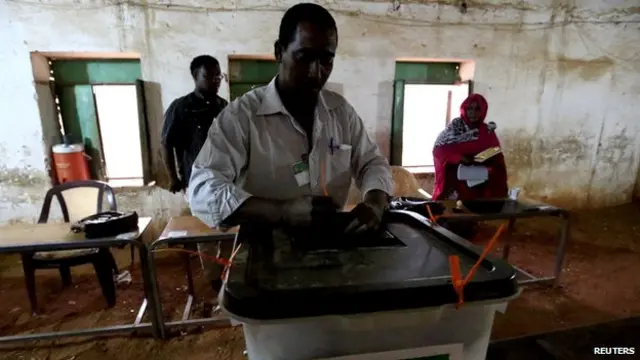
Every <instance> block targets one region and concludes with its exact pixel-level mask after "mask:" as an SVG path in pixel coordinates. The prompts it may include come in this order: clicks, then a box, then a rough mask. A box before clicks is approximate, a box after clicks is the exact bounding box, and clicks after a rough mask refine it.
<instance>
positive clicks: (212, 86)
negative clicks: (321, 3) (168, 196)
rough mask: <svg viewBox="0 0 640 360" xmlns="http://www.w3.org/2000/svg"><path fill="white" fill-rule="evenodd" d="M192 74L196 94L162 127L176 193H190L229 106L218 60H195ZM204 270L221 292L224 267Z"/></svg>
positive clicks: (212, 248)
mask: <svg viewBox="0 0 640 360" xmlns="http://www.w3.org/2000/svg"><path fill="white" fill-rule="evenodd" d="M190 70H191V75H192V77H193V81H194V83H195V90H194V91H193V92H191V93H190V94H187V95H185V96H183V97H181V98H178V99H176V100H174V101H173V102H172V103H171V105H170V106H169V109H167V112H166V113H165V118H164V119H165V120H164V124H163V127H162V145H163V150H164V152H163V156H164V162H165V166H166V167H167V172H168V173H169V177H170V179H171V188H170V190H171V192H173V193H176V192H180V191H183V190H186V189H187V187H188V183H189V177H190V176H191V168H192V166H193V162H194V161H195V159H196V157H197V156H198V153H199V152H200V149H201V148H202V145H203V144H204V143H205V140H206V139H207V132H208V131H209V128H210V127H211V124H212V123H213V121H214V119H215V118H216V117H217V116H218V114H219V113H220V111H221V110H222V109H223V108H224V107H225V106H226V105H227V101H226V100H224V99H222V98H221V97H219V96H218V89H219V88H220V83H221V81H222V80H223V76H222V73H221V71H220V64H219V63H218V60H216V59H215V58H214V57H212V56H209V55H201V56H198V57H195V58H194V59H193V61H191V65H190ZM176 160H177V161H176ZM176 163H177V164H178V167H177V168H176ZM185 192H186V191H185ZM198 249H199V251H200V252H202V253H205V254H208V255H210V256H215V255H216V254H217V253H219V248H218V246H217V245H216V244H210V243H209V244H198ZM202 267H203V269H204V273H205V277H206V278H207V279H208V280H209V281H210V282H211V286H212V288H213V289H214V291H216V292H217V291H218V290H219V289H220V286H221V285H222V281H221V280H220V270H221V269H220V266H219V265H217V264H215V263H212V262H210V261H206V260H203V261H202Z"/></svg>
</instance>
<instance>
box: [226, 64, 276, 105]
mask: <svg viewBox="0 0 640 360" xmlns="http://www.w3.org/2000/svg"><path fill="white" fill-rule="evenodd" d="M277 73H278V63H277V62H275V61H269V60H230V61H229V97H230V99H231V101H233V100H234V99H235V98H237V97H239V96H241V95H243V94H244V93H246V92H248V91H249V90H251V89H253V88H254V87H259V86H265V85H267V84H269V82H270V81H271V79H273V78H274V77H275V76H276V74H277Z"/></svg>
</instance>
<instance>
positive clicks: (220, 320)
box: [147, 233, 237, 339]
mask: <svg viewBox="0 0 640 360" xmlns="http://www.w3.org/2000/svg"><path fill="white" fill-rule="evenodd" d="M236 235H237V234H236V233H228V234H215V235H197V236H184V237H166V238H162V239H158V240H156V241H154V242H153V243H151V245H149V247H148V251H149V255H148V256H147V258H148V262H149V266H148V268H149V287H150V290H151V296H150V298H151V299H152V301H154V302H155V303H154V305H153V309H154V310H155V311H154V312H153V315H154V316H155V318H154V321H153V323H155V324H156V328H155V330H156V332H155V336H156V338H160V339H166V338H167V335H168V332H169V330H171V329H180V330H185V329H187V328H196V327H202V326H205V325H209V326H229V325H230V324H231V322H230V320H229V319H227V318H224V317H211V318H200V319H189V317H190V315H191V305H192V303H193V295H192V294H189V297H188V298H187V303H186V305H185V308H184V310H183V312H182V319H181V320H177V321H165V318H164V313H163V311H162V302H161V301H160V289H159V287H158V277H157V273H156V265H155V258H154V253H153V252H154V251H155V250H157V249H158V248H160V247H162V246H174V245H180V244H182V245H187V244H197V243H207V242H212V243H215V242H220V241H235V240H236ZM188 281H192V280H189V279H188Z"/></svg>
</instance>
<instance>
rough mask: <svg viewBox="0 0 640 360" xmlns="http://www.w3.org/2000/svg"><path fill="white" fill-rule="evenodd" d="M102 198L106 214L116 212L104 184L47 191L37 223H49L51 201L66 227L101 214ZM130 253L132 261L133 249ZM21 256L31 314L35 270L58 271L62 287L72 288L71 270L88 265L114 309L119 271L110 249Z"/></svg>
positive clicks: (86, 183) (34, 305)
mask: <svg viewBox="0 0 640 360" xmlns="http://www.w3.org/2000/svg"><path fill="white" fill-rule="evenodd" d="M105 195H106V198H107V203H108V208H109V210H112V211H117V205H116V200H115V196H114V192H113V189H112V188H111V187H110V186H109V185H108V184H106V183H104V182H100V181H75V182H67V183H64V184H61V185H58V186H55V187H53V188H51V189H49V191H47V194H46V196H45V199H44V204H43V205H42V210H41V212H40V218H39V220H38V223H39V224H44V223H46V222H47V221H48V220H49V212H50V210H51V201H52V200H53V198H54V197H55V198H56V200H57V201H58V204H59V205H60V210H61V212H62V216H63V219H64V221H65V222H67V223H69V222H75V221H78V220H80V219H82V218H84V217H86V216H89V215H93V214H96V213H98V212H101V211H103V198H104V197H105ZM131 250H132V258H133V256H134V253H133V250H134V249H133V247H132V248H131ZM21 256H22V267H23V271H24V276H25V283H26V287H27V292H28V295H29V302H30V303H31V310H32V312H33V313H35V312H36V310H37V306H38V304H37V297H36V286H35V271H36V270H37V269H58V270H59V271H60V276H61V277H62V284H63V287H67V286H69V285H71V270H70V269H71V267H73V266H77V265H84V264H89V263H91V264H93V267H94V269H95V272H96V276H97V277H98V281H99V282H100V286H101V288H102V293H103V295H104V297H105V299H106V301H107V305H108V306H109V307H112V306H114V305H115V302H116V289H115V281H114V274H117V273H118V268H117V264H116V261H115V259H114V257H113V254H111V251H110V250H109V248H92V249H81V250H61V251H48V252H36V253H33V252H29V253H22V254H21Z"/></svg>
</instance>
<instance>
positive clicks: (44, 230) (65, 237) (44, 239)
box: [0, 217, 151, 249]
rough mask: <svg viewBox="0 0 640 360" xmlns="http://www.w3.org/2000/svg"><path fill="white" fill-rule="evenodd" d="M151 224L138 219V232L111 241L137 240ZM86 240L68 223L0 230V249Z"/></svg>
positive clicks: (21, 225) (19, 226) (16, 226)
mask: <svg viewBox="0 0 640 360" xmlns="http://www.w3.org/2000/svg"><path fill="white" fill-rule="evenodd" d="M150 223H151V218H150V217H141V218H139V219H138V231H134V232H130V233H126V234H120V235H118V236H115V237H113V239H130V240H133V239H137V238H139V237H140V235H142V233H143V232H144V231H145V230H146V229H147V227H148V226H149V224H150ZM84 240H87V239H86V238H85V237H84V234H83V233H74V232H73V231H71V224H70V223H49V224H17V225H10V226H6V227H2V228H1V229H0V249H10V248H12V247H18V246H38V245H42V246H46V245H51V244H59V243H69V242H74V241H84Z"/></svg>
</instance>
